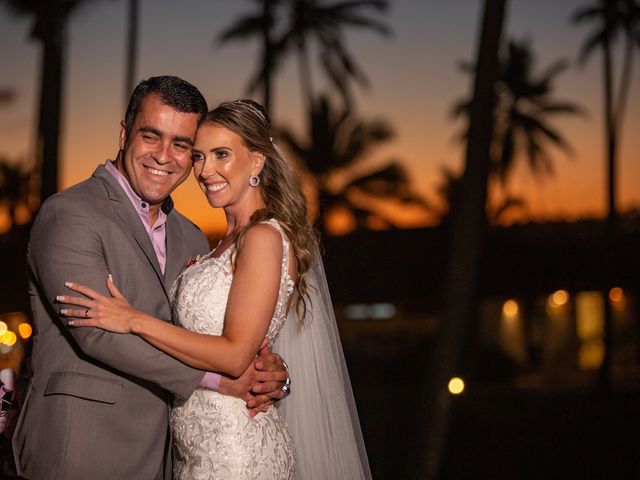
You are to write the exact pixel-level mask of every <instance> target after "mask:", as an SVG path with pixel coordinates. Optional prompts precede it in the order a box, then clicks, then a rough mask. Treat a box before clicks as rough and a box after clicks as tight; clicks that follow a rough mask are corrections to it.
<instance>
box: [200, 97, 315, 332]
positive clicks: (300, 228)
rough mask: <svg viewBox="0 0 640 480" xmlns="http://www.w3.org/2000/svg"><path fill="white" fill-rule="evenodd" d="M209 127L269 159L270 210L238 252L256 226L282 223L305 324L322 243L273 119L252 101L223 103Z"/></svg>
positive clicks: (265, 179)
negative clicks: (220, 129)
mask: <svg viewBox="0 0 640 480" xmlns="http://www.w3.org/2000/svg"><path fill="white" fill-rule="evenodd" d="M208 123H214V124H218V125H221V126H223V127H225V128H228V129H229V130H231V131H232V132H234V133H235V134H237V135H239V136H240V138H242V140H243V142H244V144H245V145H246V146H247V148H249V150H250V151H254V152H260V153H262V154H263V155H264V156H265V162H264V166H263V168H262V171H261V172H260V174H259V177H260V195H261V197H262V200H263V201H264V203H265V205H266V207H265V208H262V209H260V210H258V211H256V212H255V213H254V214H253V215H252V216H251V219H250V221H249V223H248V224H247V225H245V226H244V227H243V228H242V229H241V230H240V232H239V233H238V236H237V237H236V240H235V243H236V247H237V250H236V251H237V252H239V251H240V250H241V248H242V242H243V240H244V235H245V233H246V232H247V230H248V229H249V228H251V227H252V226H253V225H255V224H257V223H260V222H263V221H265V220H269V219H271V218H273V219H275V220H277V221H278V223H280V225H281V226H282V228H283V230H284V231H285V233H286V235H287V237H288V238H289V241H290V242H291V246H292V248H293V254H294V256H295V258H296V264H297V274H298V281H297V282H296V287H295V288H296V291H297V293H298V295H297V298H296V301H295V309H296V314H297V316H298V321H299V322H302V320H303V319H304V316H305V314H306V310H307V304H306V299H308V294H309V291H308V290H309V284H308V282H307V274H308V273H309V271H310V269H311V267H312V263H313V252H314V250H315V249H316V248H317V245H318V242H317V235H316V232H315V231H314V229H313V227H312V225H311V222H310V221H309V217H308V215H307V201H306V198H305V196H304V194H303V192H302V188H301V184H300V180H299V179H298V176H297V174H296V172H295V171H294V169H293V168H292V166H291V165H290V164H289V163H287V161H286V160H285V159H284V158H283V156H282V154H281V152H280V150H279V149H278V148H276V146H275V145H274V143H273V135H272V130H271V122H270V120H269V115H268V114H267V112H266V110H265V109H264V107H263V106H262V105H260V104H259V103H257V102H254V101H253V100H249V99H241V100H235V101H231V102H224V103H221V104H220V105H218V106H217V107H216V108H214V109H213V110H211V111H210V112H209V113H208V114H207V116H206V117H205V118H204V120H203V122H202V124H208ZM247 181H248V179H247ZM234 267H235V261H234Z"/></svg>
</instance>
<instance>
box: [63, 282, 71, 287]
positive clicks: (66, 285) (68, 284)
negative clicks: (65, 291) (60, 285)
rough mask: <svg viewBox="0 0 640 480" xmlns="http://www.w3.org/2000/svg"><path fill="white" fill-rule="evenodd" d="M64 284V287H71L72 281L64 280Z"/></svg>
mask: <svg viewBox="0 0 640 480" xmlns="http://www.w3.org/2000/svg"><path fill="white" fill-rule="evenodd" d="M64 286H65V287H73V283H71V282H64Z"/></svg>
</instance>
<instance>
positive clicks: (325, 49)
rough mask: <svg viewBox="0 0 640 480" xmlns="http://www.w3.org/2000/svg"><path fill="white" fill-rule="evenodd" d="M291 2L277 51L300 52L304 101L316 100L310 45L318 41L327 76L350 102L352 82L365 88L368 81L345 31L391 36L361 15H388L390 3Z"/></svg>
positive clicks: (380, 0)
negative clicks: (347, 28)
mask: <svg viewBox="0 0 640 480" xmlns="http://www.w3.org/2000/svg"><path fill="white" fill-rule="evenodd" d="M289 1H290V4H291V9H290V12H291V15H290V18H289V24H288V26H287V28H286V30H285V33H284V34H283V35H282V37H281V38H280V40H279V41H278V44H277V45H278V47H277V48H278V50H279V51H280V52H287V51H290V50H292V49H294V48H295V50H296V51H297V55H298V62H299V70H300V79H301V82H302V90H303V95H304V97H305V100H306V101H307V102H309V103H311V102H312V99H313V86H312V82H311V77H312V74H311V62H310V60H309V55H310V54H309V44H310V43H311V42H312V41H313V40H315V41H316V42H317V44H318V47H319V51H320V59H321V63H322V66H323V70H324V72H325V73H326V74H327V75H328V76H329V79H330V80H331V81H332V83H333V84H334V85H335V87H336V88H337V89H338V91H339V92H341V94H342V96H343V98H344V99H345V101H346V102H347V103H348V102H349V101H350V94H349V81H350V80H354V81H356V82H357V83H359V84H360V85H361V86H363V87H366V86H368V80H367V77H366V75H365V74H364V72H363V71H362V69H361V68H360V67H359V66H358V65H357V63H356V61H355V59H354V58H353V56H352V55H351V54H350V53H349V51H348V50H347V48H346V45H345V40H344V36H343V31H342V27H343V26H351V27H360V28H368V29H371V30H374V31H377V32H378V33H381V34H383V35H388V34H389V33H390V30H389V28H388V27H387V26H386V25H384V24H383V23H381V22H379V21H377V20H375V19H372V18H369V17H366V16H364V15H363V14H361V13H360V12H361V11H363V10H365V9H373V10H377V11H378V12H385V11H386V9H387V7H388V3H387V1H386V0H378V1H376V0H354V1H342V2H336V3H332V4H323V3H321V2H320V1H318V0H289ZM291 47H293V48H291Z"/></svg>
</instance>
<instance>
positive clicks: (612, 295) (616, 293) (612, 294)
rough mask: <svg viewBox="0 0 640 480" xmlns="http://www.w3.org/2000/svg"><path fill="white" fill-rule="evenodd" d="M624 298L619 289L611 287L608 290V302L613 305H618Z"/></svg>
mask: <svg viewBox="0 0 640 480" xmlns="http://www.w3.org/2000/svg"><path fill="white" fill-rule="evenodd" d="M623 298H624V292H623V291H622V289H621V288H620V287H613V288H612V289H611V290H609V300H611V301H612V302H613V303H620V302H621V301H622V299H623Z"/></svg>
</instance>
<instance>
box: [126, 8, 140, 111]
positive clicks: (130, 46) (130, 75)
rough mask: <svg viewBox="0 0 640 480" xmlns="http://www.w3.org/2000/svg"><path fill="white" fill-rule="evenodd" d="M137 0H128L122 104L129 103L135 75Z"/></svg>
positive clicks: (138, 9)
mask: <svg viewBox="0 0 640 480" xmlns="http://www.w3.org/2000/svg"><path fill="white" fill-rule="evenodd" d="M139 11H140V8H139V1H138V0H129V3H128V27H129V28H128V29H127V60H126V67H125V72H124V105H125V107H126V106H127V104H128V103H129V97H130V96H131V93H132V92H133V87H134V82H135V77H136V60H137V54H138V12H139Z"/></svg>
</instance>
